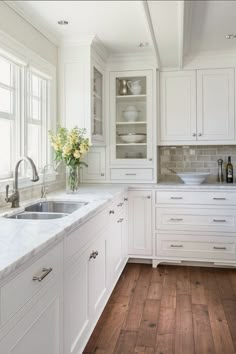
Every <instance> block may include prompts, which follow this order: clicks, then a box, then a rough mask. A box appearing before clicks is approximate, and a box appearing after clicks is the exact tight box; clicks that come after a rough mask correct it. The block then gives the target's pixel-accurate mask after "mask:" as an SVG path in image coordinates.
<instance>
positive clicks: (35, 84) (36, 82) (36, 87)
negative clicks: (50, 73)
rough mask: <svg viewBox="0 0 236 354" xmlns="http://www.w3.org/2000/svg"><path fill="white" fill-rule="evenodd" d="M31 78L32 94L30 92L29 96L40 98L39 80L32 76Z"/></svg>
mask: <svg viewBox="0 0 236 354" xmlns="http://www.w3.org/2000/svg"><path fill="white" fill-rule="evenodd" d="M31 77H32V88H31V90H32V92H31V94H32V95H33V96H37V97H39V96H40V79H39V78H38V77H37V76H35V75H33V74H32V76H31Z"/></svg>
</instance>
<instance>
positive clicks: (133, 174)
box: [125, 173, 137, 176]
mask: <svg viewBox="0 0 236 354" xmlns="http://www.w3.org/2000/svg"><path fill="white" fill-rule="evenodd" d="M125 175H126V176H136V175H137V173H126V174H125Z"/></svg>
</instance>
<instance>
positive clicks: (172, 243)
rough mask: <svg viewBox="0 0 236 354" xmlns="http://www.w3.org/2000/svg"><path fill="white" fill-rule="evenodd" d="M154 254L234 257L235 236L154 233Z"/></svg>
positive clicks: (219, 257)
mask: <svg viewBox="0 0 236 354" xmlns="http://www.w3.org/2000/svg"><path fill="white" fill-rule="evenodd" d="M156 256H159V257H160V256H162V257H182V258H185V259H192V258H194V259H196V258H199V260H200V259H202V258H203V259H205V258H208V259H218V260H228V259H233V260H236V259H235V238H232V237H224V238H222V237H207V238H205V237H204V240H202V238H201V236H199V237H198V238H197V237H196V236H195V237H193V236H186V235H185V237H184V240H183V239H181V236H177V235H171V234H166V235H162V234H157V235H156Z"/></svg>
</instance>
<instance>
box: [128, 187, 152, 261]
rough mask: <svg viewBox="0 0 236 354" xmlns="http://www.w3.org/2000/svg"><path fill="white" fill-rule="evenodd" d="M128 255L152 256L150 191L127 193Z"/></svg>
mask: <svg viewBox="0 0 236 354" xmlns="http://www.w3.org/2000/svg"><path fill="white" fill-rule="evenodd" d="M128 198H129V211H128V213H129V228H128V239H129V255H130V256H131V257H132V256H149V257H151V256H152V191H149V190H142V191H140V190H139V191H138V190H135V191H130V192H129V197H128Z"/></svg>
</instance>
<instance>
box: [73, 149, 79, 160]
mask: <svg viewBox="0 0 236 354" xmlns="http://www.w3.org/2000/svg"><path fill="white" fill-rule="evenodd" d="M73 156H74V158H75V159H79V158H80V156H81V155H80V152H79V150H75V152H74V154H73Z"/></svg>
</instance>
